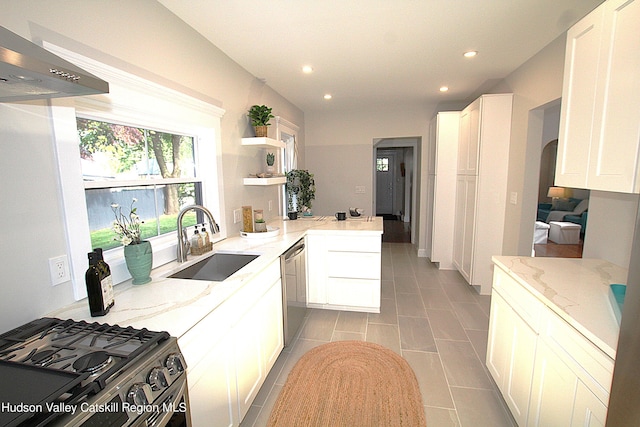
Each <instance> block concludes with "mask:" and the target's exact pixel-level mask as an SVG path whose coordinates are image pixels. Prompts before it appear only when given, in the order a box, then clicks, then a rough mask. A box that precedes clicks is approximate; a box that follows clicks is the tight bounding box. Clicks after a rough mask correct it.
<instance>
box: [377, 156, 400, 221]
mask: <svg viewBox="0 0 640 427" xmlns="http://www.w3.org/2000/svg"><path fill="white" fill-rule="evenodd" d="M377 151H378V152H377V153H376V216H383V217H386V218H387V219H395V218H391V217H393V216H395V213H394V209H393V207H394V195H395V181H396V175H395V174H396V152H395V149H394V150H382V149H378V150H377Z"/></svg>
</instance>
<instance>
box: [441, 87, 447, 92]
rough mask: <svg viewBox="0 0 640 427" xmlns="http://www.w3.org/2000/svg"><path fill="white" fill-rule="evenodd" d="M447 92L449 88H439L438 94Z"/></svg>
mask: <svg viewBox="0 0 640 427" xmlns="http://www.w3.org/2000/svg"><path fill="white" fill-rule="evenodd" d="M448 90H449V88H448V87H447V86H442V87H440V92H446V91H448Z"/></svg>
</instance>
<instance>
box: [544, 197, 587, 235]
mask: <svg viewBox="0 0 640 427" xmlns="http://www.w3.org/2000/svg"><path fill="white" fill-rule="evenodd" d="M588 209H589V199H574V198H568V199H558V200H555V201H554V203H539V204H538V216H537V220H538V221H542V222H546V223H547V224H548V223H550V222H551V221H564V222H573V223H575V224H580V226H581V227H582V228H581V229H580V233H581V234H583V235H584V232H585V230H586V229H587V216H588V211H587V210H588Z"/></svg>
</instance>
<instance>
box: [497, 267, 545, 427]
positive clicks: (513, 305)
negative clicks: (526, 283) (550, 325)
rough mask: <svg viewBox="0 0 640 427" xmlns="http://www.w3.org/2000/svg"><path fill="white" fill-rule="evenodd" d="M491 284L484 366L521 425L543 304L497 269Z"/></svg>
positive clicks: (527, 399) (524, 414)
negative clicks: (485, 364) (492, 287)
mask: <svg viewBox="0 0 640 427" xmlns="http://www.w3.org/2000/svg"><path fill="white" fill-rule="evenodd" d="M493 286H494V289H493V292H492V294H491V316H490V321H489V337H488V341H487V359H486V363H487V368H488V369H489V372H490V373H491V375H492V377H493V379H494V380H495V382H496V384H497V386H498V388H499V389H500V392H501V393H502V396H503V397H504V400H505V402H506V403H507V406H508V407H509V409H510V410H511V414H512V415H513V417H514V419H515V420H516V422H517V423H518V425H521V426H524V425H526V422H527V416H528V410H529V400H530V397H531V395H530V393H531V383H532V379H533V367H534V360H535V352H536V343H537V339H538V331H537V328H538V327H539V316H540V310H541V309H542V303H541V302H540V301H538V300H536V299H535V298H534V297H533V296H532V295H529V294H527V293H526V292H522V288H521V286H520V285H519V284H518V283H516V282H515V281H514V280H513V279H512V278H511V277H509V276H508V275H507V273H505V272H504V271H502V270H500V269H498V268H497V269H496V272H495V274H494V283H493ZM521 308H522V309H523V310H521Z"/></svg>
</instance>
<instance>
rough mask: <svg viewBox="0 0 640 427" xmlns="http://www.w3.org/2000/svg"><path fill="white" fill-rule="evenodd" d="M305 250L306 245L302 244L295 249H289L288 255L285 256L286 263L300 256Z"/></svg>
mask: <svg viewBox="0 0 640 427" xmlns="http://www.w3.org/2000/svg"><path fill="white" fill-rule="evenodd" d="M304 248H305V246H304V243H300V244H299V245H296V246H294V247H293V248H291V249H289V250H288V251H287V253H285V254H284V259H285V261H287V260H290V259H292V258H295V257H297V256H298V255H300V254H301V253H302V251H304Z"/></svg>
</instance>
